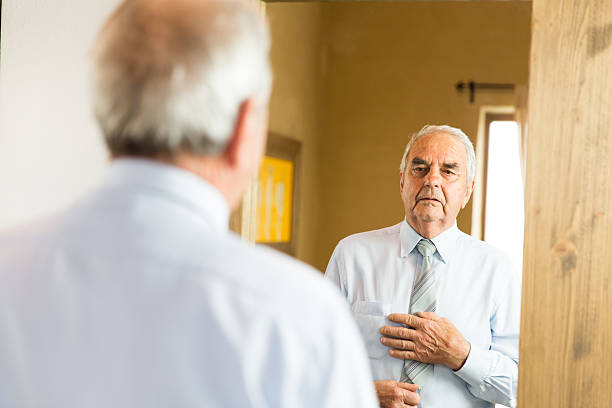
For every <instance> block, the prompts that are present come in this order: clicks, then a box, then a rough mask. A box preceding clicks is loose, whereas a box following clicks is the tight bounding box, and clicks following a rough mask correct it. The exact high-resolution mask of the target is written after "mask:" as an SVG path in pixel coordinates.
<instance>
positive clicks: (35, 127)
mask: <svg viewBox="0 0 612 408" xmlns="http://www.w3.org/2000/svg"><path fill="white" fill-rule="evenodd" d="M118 2H119V1H118V0H96V1H76V0H3V1H2V54H1V61H0V228H3V227H6V226H7V225H11V224H15V223H19V222H22V221H25V220H28V219H31V218H33V217H36V216H39V215H42V214H46V213H49V212H52V211H53V210H56V209H58V208H60V207H63V206H65V205H67V204H68V203H70V202H71V201H73V200H74V199H75V198H76V197H77V196H78V195H79V194H81V193H82V192H83V191H85V190H86V189H87V188H89V187H90V186H92V185H93V184H94V183H95V182H96V181H98V180H99V179H100V177H101V176H102V174H103V172H104V168H105V166H106V163H107V153H106V150H105V148H104V145H103V143H102V140H101V136H100V133H99V131H98V129H97V127H96V125H95V123H94V121H93V117H92V114H91V113H90V109H89V89H88V50H89V47H90V46H91V43H92V41H93V39H94V37H95V35H96V33H97V31H98V30H99V28H100V26H101V25H102V23H103V21H104V19H105V18H106V16H107V15H108V14H109V13H110V12H111V11H112V9H113V8H114V7H115V6H116V5H117V4H118Z"/></svg>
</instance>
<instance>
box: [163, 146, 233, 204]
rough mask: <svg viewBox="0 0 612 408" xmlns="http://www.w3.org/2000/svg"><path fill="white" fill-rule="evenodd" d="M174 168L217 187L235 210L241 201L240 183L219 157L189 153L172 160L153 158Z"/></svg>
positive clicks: (178, 155)
mask: <svg viewBox="0 0 612 408" xmlns="http://www.w3.org/2000/svg"><path fill="white" fill-rule="evenodd" d="M151 159H152V160H156V161H160V162H163V163H166V164H169V165H172V166H176V167H178V168H181V169H183V170H186V171H188V172H190V173H193V174H195V175H196V176H198V177H200V178H202V179H204V180H206V181H207V182H208V183H210V184H211V185H212V186H213V187H215V188H216V189H217V190H219V192H220V193H221V195H222V196H223V197H224V198H225V201H226V202H227V204H228V205H229V207H230V209H231V210H233V209H234V208H235V207H236V206H237V205H238V203H239V202H240V199H241V191H242V190H240V186H239V184H240V183H239V182H238V181H237V180H236V178H235V177H233V176H234V174H232V172H231V171H229V169H227V166H226V165H225V163H224V161H223V159H222V158H221V157H217V156H195V155H192V154H189V153H185V154H181V153H179V154H177V155H176V156H175V157H173V158H171V159H167V158H157V157H156V158H151Z"/></svg>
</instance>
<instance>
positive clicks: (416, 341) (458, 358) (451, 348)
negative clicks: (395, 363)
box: [380, 312, 471, 371]
mask: <svg viewBox="0 0 612 408" xmlns="http://www.w3.org/2000/svg"><path fill="white" fill-rule="evenodd" d="M388 319H389V320H391V321H392V322H397V323H403V324H405V325H406V326H407V327H392V326H383V327H382V328H381V329H380V332H381V333H382V334H383V337H382V338H381V339H380V341H381V342H382V344H384V345H385V346H389V347H393V348H392V349H391V350H389V354H390V355H391V356H392V357H395V358H399V359H402V360H416V361H422V362H424V363H430V364H444V365H445V366H447V367H448V368H450V369H451V370H455V371H457V370H459V369H460V368H461V367H463V364H464V363H465V360H467V357H468V355H469V354H470V348H471V346H470V343H469V342H468V341H467V340H466V339H465V338H464V337H463V336H462V335H461V333H459V330H457V328H456V327H455V326H454V325H453V324H452V323H451V322H450V321H449V320H448V319H446V318H444V317H440V316H438V315H436V314H435V313H430V312H419V313H417V316H414V315H410V314H404V313H393V314H390V315H389V316H388Z"/></svg>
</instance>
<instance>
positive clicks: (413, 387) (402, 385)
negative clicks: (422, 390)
mask: <svg viewBox="0 0 612 408" xmlns="http://www.w3.org/2000/svg"><path fill="white" fill-rule="evenodd" d="M397 386H398V387H400V388H403V389H405V390H408V391H413V392H414V391H416V390H418V389H419V385H418V384H410V383H405V382H399V381H398V383H397Z"/></svg>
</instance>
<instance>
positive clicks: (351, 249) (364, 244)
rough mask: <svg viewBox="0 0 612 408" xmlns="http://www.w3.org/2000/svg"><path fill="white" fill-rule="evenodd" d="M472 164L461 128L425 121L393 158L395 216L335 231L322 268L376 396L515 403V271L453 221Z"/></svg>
mask: <svg viewBox="0 0 612 408" xmlns="http://www.w3.org/2000/svg"><path fill="white" fill-rule="evenodd" d="M475 167H476V166H475V157H474V148H473V146H472V144H471V142H470V140H469V139H468V138H467V136H466V135H465V134H464V133H463V132H462V131H461V130H459V129H455V128H452V127H450V126H425V127H424V128H423V129H421V131H420V132H418V133H416V134H414V135H413V136H412V138H411V139H410V141H409V143H408V146H407V147H406V150H405V152H404V156H403V157H402V162H401V166H400V183H399V184H400V194H401V197H402V200H403V202H404V208H405V213H406V214H405V217H406V218H405V220H404V221H402V222H401V223H399V224H397V225H394V226H392V227H388V228H383V229H380V230H375V231H369V232H364V233H360V234H355V235H352V236H350V237H347V238H345V239H343V240H342V241H340V243H339V244H338V246H337V247H336V249H335V251H334V253H333V255H332V257H331V260H330V262H329V265H328V267H327V271H326V277H327V278H328V279H329V280H331V281H332V282H334V283H335V284H336V285H337V286H338V287H339V288H340V290H341V291H342V294H343V295H344V296H345V297H346V298H347V300H348V301H349V303H350V305H351V309H352V311H353V315H354V318H355V319H356V321H357V323H358V325H359V326H360V329H361V334H362V336H363V338H364V340H365V341H366V347H367V351H368V354H369V357H370V365H371V368H372V370H373V373H374V379H375V380H376V381H375V386H376V391H377V393H378V397H379V400H380V404H381V406H383V407H403V406H405V404H414V403H416V402H417V401H419V399H420V405H419V406H421V407H425V408H447V407H453V408H460V407H490V406H493V404H494V403H499V404H504V405H508V406H514V405H515V401H516V387H517V375H518V333H519V309H520V279H519V276H518V275H517V273H516V272H515V271H514V269H513V266H512V265H511V263H510V261H509V260H508V259H507V258H506V257H505V256H504V255H502V253H500V252H499V251H497V250H495V249H493V248H492V247H490V246H488V245H487V244H485V243H484V242H481V241H478V240H476V239H474V238H472V237H470V236H468V235H466V234H464V233H463V232H461V231H459V230H458V229H457V225H456V218H457V214H458V213H459V211H460V210H461V209H462V208H463V207H464V206H465V205H466V203H467V202H468V200H469V198H470V195H471V193H472V189H473V187H474V173H475ZM417 387H418V390H417V391H415V390H416V389H417ZM417 394H418V395H417ZM419 396H420V398H419Z"/></svg>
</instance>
